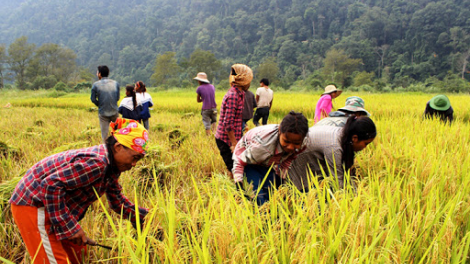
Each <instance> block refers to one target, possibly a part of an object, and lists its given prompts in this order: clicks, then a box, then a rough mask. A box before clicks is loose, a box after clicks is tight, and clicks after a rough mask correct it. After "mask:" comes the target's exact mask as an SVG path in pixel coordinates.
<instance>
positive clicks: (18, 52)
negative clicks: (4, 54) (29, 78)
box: [8, 36, 36, 89]
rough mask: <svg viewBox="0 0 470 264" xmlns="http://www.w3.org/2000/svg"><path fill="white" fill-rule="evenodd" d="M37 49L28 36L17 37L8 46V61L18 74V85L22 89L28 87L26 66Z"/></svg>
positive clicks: (12, 69) (11, 68)
mask: <svg viewBox="0 0 470 264" xmlns="http://www.w3.org/2000/svg"><path fill="white" fill-rule="evenodd" d="M35 49H36V45H35V44H29V43H28V38H27V37H26V36H22V37H20V38H18V39H16V40H15V41H14V42H13V43H11V44H10V46H9V47H8V56H9V61H8V63H9V64H10V70H11V71H13V72H14V73H15V75H16V81H17V85H18V88H20V89H25V88H26V81H25V77H26V68H27V67H28V64H29V61H30V60H31V59H32V58H33V55H34V50H35Z"/></svg>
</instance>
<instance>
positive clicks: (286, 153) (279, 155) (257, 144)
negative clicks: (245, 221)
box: [233, 111, 308, 205]
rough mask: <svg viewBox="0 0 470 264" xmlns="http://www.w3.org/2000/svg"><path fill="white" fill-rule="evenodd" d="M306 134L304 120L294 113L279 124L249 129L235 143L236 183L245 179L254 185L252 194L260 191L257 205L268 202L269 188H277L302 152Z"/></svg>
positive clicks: (300, 115) (299, 114)
mask: <svg viewBox="0 0 470 264" xmlns="http://www.w3.org/2000/svg"><path fill="white" fill-rule="evenodd" d="M307 134H308V120H307V118H305V117H304V116H303V115H302V114H301V113H296V112H294V111H291V112H290V113H289V114H288V115H287V116H286V117H284V119H282V122H281V124H280V125H266V126H260V127H256V128H253V129H251V130H249V131H248V132H247V133H246V135H245V136H243V137H242V139H240V141H238V144H237V146H236V147H235V151H234V154H233V160H234V166H233V175H234V180H235V183H237V184H238V183H240V182H242V181H243V179H245V178H246V180H247V182H248V183H251V184H253V191H254V192H255V193H256V192H257V191H258V190H259V193H258V196H257V197H256V202H257V203H258V205H262V204H264V203H265V202H267V201H268V200H269V188H277V187H278V186H279V185H280V183H281V181H282V180H283V179H285V178H286V175H287V170H288V169H289V166H290V164H291V163H292V161H293V160H294V159H295V158H296V157H297V155H298V154H299V153H301V152H302V151H304V150H305V147H306V141H305V138H306V136H307ZM271 167H272V168H271ZM265 177H266V180H265V181H264V184H262V183H263V180H264V178H265Z"/></svg>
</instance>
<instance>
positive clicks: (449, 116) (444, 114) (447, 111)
mask: <svg viewBox="0 0 470 264" xmlns="http://www.w3.org/2000/svg"><path fill="white" fill-rule="evenodd" d="M424 118H440V119H441V121H442V122H444V123H447V122H449V125H451V124H452V121H453V120H454V109H453V108H452V106H451V105H450V100H449V98H447V96H445V95H443V94H439V95H436V96H434V97H433V98H431V100H429V101H428V102H427V103H426V109H424Z"/></svg>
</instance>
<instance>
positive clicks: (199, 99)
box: [197, 94, 202, 103]
mask: <svg viewBox="0 0 470 264" xmlns="http://www.w3.org/2000/svg"><path fill="white" fill-rule="evenodd" d="M197 102H198V103H201V102H202V98H201V95H200V94H197Z"/></svg>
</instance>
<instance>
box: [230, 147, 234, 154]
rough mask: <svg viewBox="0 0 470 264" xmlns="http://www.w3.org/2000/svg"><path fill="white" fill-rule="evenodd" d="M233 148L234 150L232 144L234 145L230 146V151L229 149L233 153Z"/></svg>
mask: <svg viewBox="0 0 470 264" xmlns="http://www.w3.org/2000/svg"><path fill="white" fill-rule="evenodd" d="M234 150H235V146H234V145H232V146H230V151H231V152H232V153H233V151H234Z"/></svg>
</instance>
